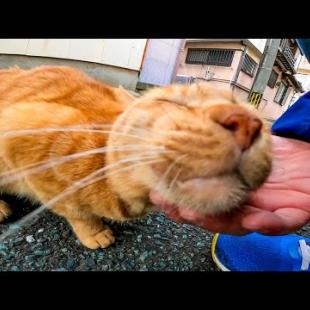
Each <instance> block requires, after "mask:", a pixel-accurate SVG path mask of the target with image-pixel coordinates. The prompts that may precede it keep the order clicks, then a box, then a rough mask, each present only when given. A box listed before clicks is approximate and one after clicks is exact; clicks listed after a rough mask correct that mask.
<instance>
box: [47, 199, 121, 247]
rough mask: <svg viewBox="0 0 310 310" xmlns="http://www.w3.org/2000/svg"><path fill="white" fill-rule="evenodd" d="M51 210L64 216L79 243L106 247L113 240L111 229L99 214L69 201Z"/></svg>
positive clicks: (87, 245)
mask: <svg viewBox="0 0 310 310" xmlns="http://www.w3.org/2000/svg"><path fill="white" fill-rule="evenodd" d="M52 211H53V212H55V213H57V214H58V215H60V216H62V217H64V218H65V219H66V220H67V221H68V222H69V224H70V225H71V227H72V229H73V231H74V233H75V234H76V236H77V238H78V239H79V240H80V241H81V243H82V244H83V245H84V246H85V247H87V248H89V249H93V250H95V249H98V248H100V247H101V248H106V247H108V246H109V245H111V244H112V243H114V242H115V238H114V236H113V232H112V230H111V229H110V228H109V227H108V226H107V225H105V224H104V223H103V222H102V219H101V217H100V216H98V215H95V214H94V213H92V212H91V211H90V210H87V209H85V208H83V207H81V206H80V205H79V204H78V203H74V202H70V203H68V202H67V203H65V204H58V205H55V206H53V208H52Z"/></svg>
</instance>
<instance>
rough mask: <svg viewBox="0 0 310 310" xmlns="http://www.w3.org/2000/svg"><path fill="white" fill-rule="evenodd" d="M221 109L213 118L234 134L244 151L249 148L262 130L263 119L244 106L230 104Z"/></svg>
mask: <svg viewBox="0 0 310 310" xmlns="http://www.w3.org/2000/svg"><path fill="white" fill-rule="evenodd" d="M220 110H221V111H217V113H214V114H213V120H214V121H216V122H217V123H218V124H220V125H221V126H223V127H224V128H225V129H226V130H229V131H231V132H232V133H233V134H234V136H235V138H236V140H237V143H238V144H239V145H240V148H241V149H242V150H243V151H244V150H246V149H248V148H249V147H250V146H251V145H252V144H253V142H254V140H255V138H256V137H257V135H258V134H259V132H260V131H261V128H262V125H263V123H262V121H261V120H260V119H259V118H258V117H256V116H255V115H254V114H252V113H251V112H249V111H247V110H245V109H244V108H242V107H238V106H234V107H232V106H229V107H223V108H222V109H220ZM211 117H212V113H211Z"/></svg>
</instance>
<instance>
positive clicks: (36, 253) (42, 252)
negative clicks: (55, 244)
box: [33, 250, 45, 256]
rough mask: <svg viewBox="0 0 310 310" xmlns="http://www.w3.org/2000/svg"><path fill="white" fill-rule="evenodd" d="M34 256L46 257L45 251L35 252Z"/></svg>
mask: <svg viewBox="0 0 310 310" xmlns="http://www.w3.org/2000/svg"><path fill="white" fill-rule="evenodd" d="M33 254H34V255H36V256H44V255H45V251H42V250H36V251H34V253H33Z"/></svg>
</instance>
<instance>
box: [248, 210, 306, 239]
mask: <svg viewBox="0 0 310 310" xmlns="http://www.w3.org/2000/svg"><path fill="white" fill-rule="evenodd" d="M309 220H310V215H309V213H308V212H305V211H303V210H299V209H295V208H285V209H279V210H276V211H275V212H269V211H263V210H262V211H261V212H257V213H253V214H249V215H247V216H246V217H245V218H244V219H243V221H242V225H243V227H245V228H247V229H249V230H253V231H258V232H261V233H264V234H270V235H272V234H274V235H278V234H286V233H291V232H294V231H296V230H297V229H299V228H301V227H302V226H303V225H305V224H306V223H307V222H308V221H309Z"/></svg>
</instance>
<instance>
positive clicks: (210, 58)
mask: <svg viewBox="0 0 310 310" xmlns="http://www.w3.org/2000/svg"><path fill="white" fill-rule="evenodd" d="M194 51H195V52H199V51H200V52H201V53H203V52H205V54H204V55H203V54H202V55H201V56H200V59H201V60H197V61H193V60H190V59H189V58H190V53H191V52H194ZM225 54H226V55H225ZM234 56H235V50H234V49H226V48H188V49H187V54H186V58H185V64H189V65H206V66H218V67H225V68H230V67H231V65H232V62H233V60H234ZM225 57H226V59H225ZM223 58H224V60H223Z"/></svg>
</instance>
